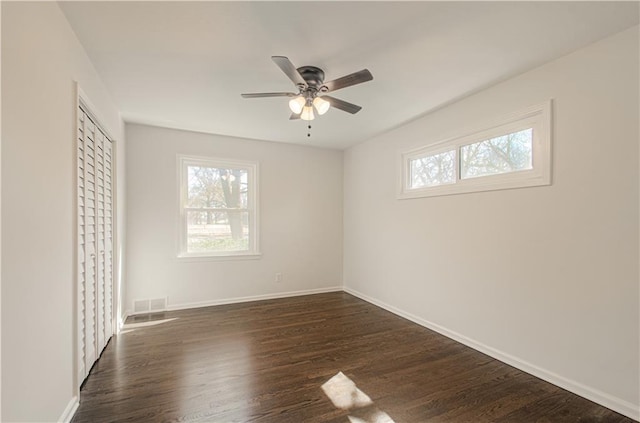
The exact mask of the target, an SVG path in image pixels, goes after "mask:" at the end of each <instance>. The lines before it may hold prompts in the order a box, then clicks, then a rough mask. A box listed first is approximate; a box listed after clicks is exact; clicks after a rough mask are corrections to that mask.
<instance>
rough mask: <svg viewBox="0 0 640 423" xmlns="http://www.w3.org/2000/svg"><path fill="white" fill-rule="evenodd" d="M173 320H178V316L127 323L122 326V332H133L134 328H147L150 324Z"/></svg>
mask: <svg viewBox="0 0 640 423" xmlns="http://www.w3.org/2000/svg"><path fill="white" fill-rule="evenodd" d="M173 320H178V318H177V317H174V318H172V319H160V320H150V321H148V322H139V323H125V324H124V325H123V326H122V331H121V332H120V333H121V334H122V333H127V332H132V331H133V330H134V329H138V328H145V327H148V326H156V325H161V324H163V323H167V322H171V321H173Z"/></svg>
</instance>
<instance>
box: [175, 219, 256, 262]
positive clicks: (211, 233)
mask: <svg viewBox="0 0 640 423" xmlns="http://www.w3.org/2000/svg"><path fill="white" fill-rule="evenodd" d="M247 250H249V213H248V212H241V211H239V210H238V211H222V212H212V211H193V210H191V211H187V252H189V253H205V252H225V251H226V252H229V251H247Z"/></svg>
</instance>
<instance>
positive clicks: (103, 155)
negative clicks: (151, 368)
mask: <svg viewBox="0 0 640 423" xmlns="http://www.w3.org/2000/svg"><path fill="white" fill-rule="evenodd" d="M77 157H78V169H77V170H78V210H77V213H78V216H77V221H78V228H77V233H78V260H77V262H78V273H77V274H78V360H79V362H78V383H79V384H81V383H82V381H84V379H85V378H86V377H87V375H88V374H89V371H90V370H91V367H92V366H93V363H95V362H96V360H98V358H99V357H100V353H101V352H102V350H103V349H104V347H105V346H106V345H107V342H108V341H109V339H110V338H111V335H113V323H112V322H113V229H114V228H113V195H114V193H113V172H112V170H113V168H114V167H113V166H114V161H113V143H112V141H111V140H110V139H109V137H107V135H105V132H104V131H103V130H102V129H101V128H100V126H99V124H98V123H97V122H96V120H95V119H94V118H93V117H92V116H91V115H90V114H89V113H88V112H87V111H86V110H85V107H84V106H83V105H82V104H81V105H80V108H79V110H78V151H77Z"/></svg>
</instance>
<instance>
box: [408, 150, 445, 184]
mask: <svg viewBox="0 0 640 423" xmlns="http://www.w3.org/2000/svg"><path fill="white" fill-rule="evenodd" d="M455 160H456V152H455V150H452V151H447V152H444V153H439V154H434V155H431V156H425V157H420V158H419V159H413V160H411V162H410V166H411V188H421V187H430V186H434V185H442V184H451V183H453V182H455Z"/></svg>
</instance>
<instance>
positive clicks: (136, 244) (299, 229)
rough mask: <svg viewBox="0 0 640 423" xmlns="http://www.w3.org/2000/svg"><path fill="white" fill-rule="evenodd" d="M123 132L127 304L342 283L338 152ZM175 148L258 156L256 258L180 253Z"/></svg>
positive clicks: (131, 128)
mask: <svg viewBox="0 0 640 423" xmlns="http://www.w3.org/2000/svg"><path fill="white" fill-rule="evenodd" d="M247 124H250V122H248V123H247ZM126 134H127V175H128V178H127V220H128V224H127V251H128V256H127V258H128V269H127V296H126V298H127V306H128V308H129V309H130V310H132V309H133V305H132V304H133V300H137V299H148V298H159V297H165V296H167V297H168V305H169V307H170V308H180V307H187V306H193V305H198V304H200V305H202V304H215V303H220V302H226V301H230V300H234V299H235V300H237V299H240V298H244V297H258V296H278V295H285V294H286V293H292V292H298V291H314V290H319V291H320V290H327V289H332V288H335V287H340V286H341V285H342V152H341V151H337V150H329V149H319V148H311V147H305V146H295V145H290V144H284V143H268V142H264V141H251V140H246V139H240V138H230V137H223V136H215V135H207V134H201V133H195V132H186V131H180V130H171V129H163V128H157V127H152V126H143V125H129V124H128V125H127V126H126ZM300 135H301V136H305V134H304V133H301V134H300ZM178 154H186V155H195V156H205V157H207V156H210V157H221V158H227V159H242V160H255V161H258V162H259V172H258V178H259V207H260V209H259V215H260V217H259V228H260V229H259V233H260V244H261V245H260V249H261V252H262V257H261V258H260V259H257V260H202V259H177V258H176V253H177V251H178V247H177V243H178V238H177V237H178V220H177V219H178V187H177V175H178V172H177V170H176V165H177V159H176V158H177V155H178ZM276 272H281V273H282V276H283V281H282V282H281V283H276V282H274V277H275V273H276Z"/></svg>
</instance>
